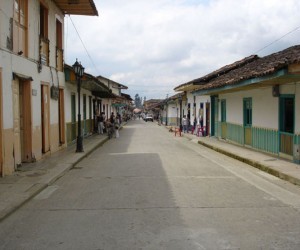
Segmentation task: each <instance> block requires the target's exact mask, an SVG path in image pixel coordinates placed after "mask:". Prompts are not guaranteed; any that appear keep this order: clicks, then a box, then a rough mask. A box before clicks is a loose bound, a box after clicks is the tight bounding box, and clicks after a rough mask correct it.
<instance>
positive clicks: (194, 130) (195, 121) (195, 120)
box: [193, 116, 197, 135]
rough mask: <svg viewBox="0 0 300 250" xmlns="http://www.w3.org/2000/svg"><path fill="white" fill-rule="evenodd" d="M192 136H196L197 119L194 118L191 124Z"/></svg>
mask: <svg viewBox="0 0 300 250" xmlns="http://www.w3.org/2000/svg"><path fill="white" fill-rule="evenodd" d="M193 134H194V135H196V134H197V117H196V116H195V118H194V123H193Z"/></svg>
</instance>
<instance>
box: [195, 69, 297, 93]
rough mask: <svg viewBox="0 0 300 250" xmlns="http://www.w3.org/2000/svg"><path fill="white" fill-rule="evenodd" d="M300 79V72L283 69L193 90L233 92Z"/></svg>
mask: <svg viewBox="0 0 300 250" xmlns="http://www.w3.org/2000/svg"><path fill="white" fill-rule="evenodd" d="M299 81H300V74H299V73H298V74H293V73H288V70H287V69H281V70H279V71H277V72H276V73H273V74H271V75H268V76H262V77H257V78H251V79H248V80H244V81H240V82H238V83H235V84H232V85H229V84H227V85H225V84H224V86H221V87H218V88H214V87H213V86H212V87H211V88H205V86H203V88H202V89H198V90H196V91H193V92H192V93H193V94H194V95H196V96H199V95H215V94H224V93H233V92H238V91H244V90H251V89H258V88H265V87H268V86H274V85H283V84H289V83H295V82H299Z"/></svg>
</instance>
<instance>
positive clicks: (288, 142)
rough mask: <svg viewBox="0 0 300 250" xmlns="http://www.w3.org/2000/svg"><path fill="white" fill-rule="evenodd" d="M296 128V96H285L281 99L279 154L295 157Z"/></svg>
mask: <svg viewBox="0 0 300 250" xmlns="http://www.w3.org/2000/svg"><path fill="white" fill-rule="evenodd" d="M294 126H295V96H294V95H283V96H280V99H279V141H280V147H279V152H280V153H281V154H285V155H288V156H292V155H293V138H294Z"/></svg>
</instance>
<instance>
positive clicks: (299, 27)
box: [254, 26, 300, 54]
mask: <svg viewBox="0 0 300 250" xmlns="http://www.w3.org/2000/svg"><path fill="white" fill-rule="evenodd" d="M298 29H300V26H298V27H296V28H295V29H293V30H291V31H289V32H288V33H286V34H284V35H283V36H281V37H280V38H278V39H276V40H275V41H273V42H271V43H270V44H268V45H266V46H264V47H263V48H261V49H259V50H258V51H256V52H254V54H257V53H258V52H260V51H262V50H264V49H266V48H268V47H269V46H271V45H272V44H274V43H276V42H278V41H279V40H281V39H282V38H284V37H286V36H287V35H289V34H291V33H293V32H295V31H296V30H298Z"/></svg>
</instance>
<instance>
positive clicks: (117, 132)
mask: <svg viewBox="0 0 300 250" xmlns="http://www.w3.org/2000/svg"><path fill="white" fill-rule="evenodd" d="M120 125H121V116H120V115H119V114H117V116H116V121H115V134H116V138H119V137H120V134H119V128H120Z"/></svg>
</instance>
